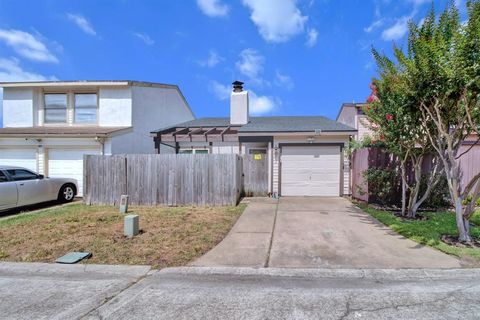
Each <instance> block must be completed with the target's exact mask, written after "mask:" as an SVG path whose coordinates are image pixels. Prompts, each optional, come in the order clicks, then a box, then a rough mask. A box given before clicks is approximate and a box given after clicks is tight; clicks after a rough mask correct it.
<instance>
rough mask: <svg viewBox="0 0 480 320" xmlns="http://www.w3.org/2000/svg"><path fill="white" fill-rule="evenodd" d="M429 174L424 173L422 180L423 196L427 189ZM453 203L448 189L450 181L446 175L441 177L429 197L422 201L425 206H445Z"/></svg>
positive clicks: (434, 207)
mask: <svg viewBox="0 0 480 320" xmlns="http://www.w3.org/2000/svg"><path fill="white" fill-rule="evenodd" d="M427 182H428V175H422V180H421V181H420V193H419V197H421V196H422V195H423V194H424V192H425V190H426V189H427ZM450 204H451V200H450V193H449V191H448V182H447V179H446V177H445V176H443V175H442V177H440V181H439V182H438V183H437V185H436V186H435V187H434V188H433V189H432V191H431V192H430V195H429V197H428V198H427V199H426V200H425V201H424V202H423V203H422V207H424V208H432V209H438V208H445V207H448V206H449V205H450Z"/></svg>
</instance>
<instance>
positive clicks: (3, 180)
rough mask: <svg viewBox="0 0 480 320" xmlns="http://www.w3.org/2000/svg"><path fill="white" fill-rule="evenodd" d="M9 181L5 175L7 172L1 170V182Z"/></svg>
mask: <svg viewBox="0 0 480 320" xmlns="http://www.w3.org/2000/svg"><path fill="white" fill-rule="evenodd" d="M7 181H8V178H7V176H6V175H5V173H4V172H3V171H0V183H1V182H7Z"/></svg>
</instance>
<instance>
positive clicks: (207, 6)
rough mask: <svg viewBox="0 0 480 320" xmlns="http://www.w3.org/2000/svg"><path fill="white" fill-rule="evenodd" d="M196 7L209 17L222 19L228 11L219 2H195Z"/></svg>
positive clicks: (201, 0)
mask: <svg viewBox="0 0 480 320" xmlns="http://www.w3.org/2000/svg"><path fill="white" fill-rule="evenodd" d="M197 5H198V7H199V8H200V10H202V12H203V13H204V14H205V15H207V16H209V17H224V16H226V15H228V12H229V11H230V8H229V7H228V6H227V5H226V4H224V3H222V1H221V0H197Z"/></svg>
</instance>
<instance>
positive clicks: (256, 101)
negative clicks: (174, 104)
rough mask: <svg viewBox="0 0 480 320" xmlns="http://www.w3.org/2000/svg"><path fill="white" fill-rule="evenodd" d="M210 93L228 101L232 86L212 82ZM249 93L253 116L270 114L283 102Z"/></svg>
mask: <svg viewBox="0 0 480 320" xmlns="http://www.w3.org/2000/svg"><path fill="white" fill-rule="evenodd" d="M209 89H210V91H211V92H212V93H213V94H214V96H215V97H216V98H217V99H218V100H222V101H225V100H228V99H229V98H230V94H231V92H232V88H231V87H230V86H227V85H224V84H221V83H220V82H218V81H215V80H213V81H211V82H210V88H209ZM248 93H249V104H250V105H249V109H250V114H251V115H262V114H266V113H270V112H272V111H273V110H275V109H276V108H277V107H279V106H280V105H281V103H282V102H281V100H280V99H279V98H276V97H271V96H259V95H257V94H256V93H255V92H253V91H252V90H249V91H248Z"/></svg>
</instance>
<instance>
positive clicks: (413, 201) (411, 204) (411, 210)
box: [407, 156, 423, 218]
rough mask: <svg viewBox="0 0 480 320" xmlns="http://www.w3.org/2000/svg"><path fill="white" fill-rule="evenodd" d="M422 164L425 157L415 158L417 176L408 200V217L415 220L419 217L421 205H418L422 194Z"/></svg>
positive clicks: (414, 168)
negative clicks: (418, 212) (418, 211)
mask: <svg viewBox="0 0 480 320" xmlns="http://www.w3.org/2000/svg"><path fill="white" fill-rule="evenodd" d="M422 163H423V156H418V157H413V170H414V174H415V182H414V187H413V188H410V197H409V198H408V211H407V217H409V218H415V216H416V215H417V210H418V207H419V206H420V204H421V203H418V201H417V200H418V194H419V193H420V183H421V179H422Z"/></svg>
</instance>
